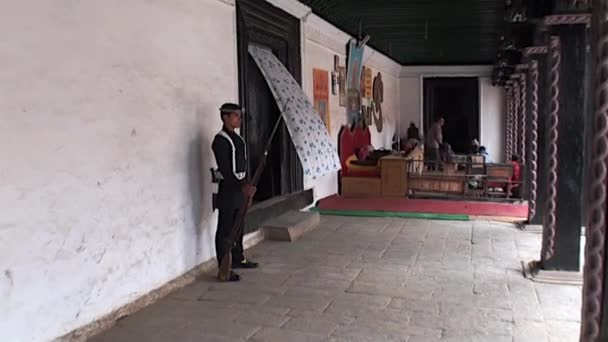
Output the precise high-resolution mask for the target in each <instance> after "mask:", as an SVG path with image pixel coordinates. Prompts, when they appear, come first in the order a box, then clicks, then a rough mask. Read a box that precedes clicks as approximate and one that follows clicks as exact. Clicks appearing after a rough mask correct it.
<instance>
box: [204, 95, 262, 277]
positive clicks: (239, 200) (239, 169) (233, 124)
mask: <svg viewBox="0 0 608 342" xmlns="http://www.w3.org/2000/svg"><path fill="white" fill-rule="evenodd" d="M241 113H242V110H241V107H240V106H239V105H237V104H234V103H225V104H223V105H222V107H221V108H220V116H221V119H222V122H223V127H222V130H221V131H220V132H219V133H218V134H217V135H216V136H215V138H214V139H213V143H212V149H213V153H214V155H215V160H216V162H217V166H218V170H219V174H220V175H221V176H220V181H219V189H218V195H217V201H216V205H217V208H218V209H219V218H218V223H217V232H216V235H215V250H216V254H217V262H218V265H221V263H222V257H223V256H224V253H225V248H226V245H227V244H228V243H227V240H228V239H229V238H230V234H231V231H232V229H233V226H234V223H235V221H236V219H237V214H238V212H239V209H241V208H242V207H243V206H245V205H247V206H250V205H251V200H250V199H251V198H253V195H254V194H255V191H256V188H255V187H254V186H252V185H251V184H250V183H249V182H248V181H247V151H246V147H245V141H244V140H243V138H241V136H239V135H238V134H237V133H236V132H235V131H234V130H235V129H237V128H240V127H241ZM256 267H258V264H257V263H256V262H252V261H249V260H247V259H246V258H245V255H244V254H243V229H241V230H240V234H239V235H238V236H237V237H236V240H235V242H234V245H233V246H232V268H233V269H236V268H256ZM229 280H230V281H239V280H240V276H239V275H238V274H237V273H235V272H232V273H231V274H230V278H229Z"/></svg>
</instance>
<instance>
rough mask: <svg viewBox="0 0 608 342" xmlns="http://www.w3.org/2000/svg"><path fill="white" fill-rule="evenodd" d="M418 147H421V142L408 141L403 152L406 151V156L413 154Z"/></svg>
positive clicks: (416, 140) (415, 140)
mask: <svg viewBox="0 0 608 342" xmlns="http://www.w3.org/2000/svg"><path fill="white" fill-rule="evenodd" d="M418 146H420V140H418V139H408V140H407V141H406V142H405V146H404V148H403V151H405V154H406V155H407V154H409V153H410V152H412V151H413V150H414V149H415V148H416V147H418Z"/></svg>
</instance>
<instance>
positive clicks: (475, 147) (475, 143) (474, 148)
mask: <svg viewBox="0 0 608 342" xmlns="http://www.w3.org/2000/svg"><path fill="white" fill-rule="evenodd" d="M478 153H479V141H477V139H473V141H472V142H471V146H470V147H469V154H478Z"/></svg>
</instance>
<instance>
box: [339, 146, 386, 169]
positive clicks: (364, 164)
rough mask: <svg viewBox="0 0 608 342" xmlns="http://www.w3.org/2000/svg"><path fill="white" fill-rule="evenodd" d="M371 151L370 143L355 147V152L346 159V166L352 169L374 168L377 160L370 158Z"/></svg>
mask: <svg viewBox="0 0 608 342" xmlns="http://www.w3.org/2000/svg"><path fill="white" fill-rule="evenodd" d="M372 151H373V147H372V146H371V145H367V146H363V147H361V148H355V151H354V152H355V153H354V154H352V155H351V156H349V157H348V158H347V159H346V165H347V167H348V168H349V169H350V170H353V171H369V170H375V169H376V167H377V166H378V160H377V159H374V158H372V156H371V152H372Z"/></svg>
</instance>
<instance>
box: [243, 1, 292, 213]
mask: <svg viewBox="0 0 608 342" xmlns="http://www.w3.org/2000/svg"><path fill="white" fill-rule="evenodd" d="M236 5H237V35H238V54H239V91H240V96H239V97H240V102H241V105H242V106H244V107H245V115H244V116H243V127H242V132H243V138H244V139H245V142H246V143H247V153H248V159H249V165H248V172H249V174H250V175H253V173H254V172H255V169H256V167H257V165H258V163H259V161H260V159H261V157H262V154H263V151H264V145H265V144H266V141H267V139H268V137H269V136H270V133H271V132H272V128H273V127H274V124H275V123H276V120H277V119H278V117H279V109H278V106H277V104H276V101H275V99H274V97H273V95H272V93H271V91H270V88H269V87H268V84H267V83H266V80H265V79H264V76H263V75H262V73H261V71H260V70H259V69H258V67H257V64H256V63H255V61H254V60H253V58H252V57H251V55H249V52H248V46H249V44H250V43H254V44H257V45H261V46H264V47H266V48H268V49H270V50H271V51H272V52H273V53H274V55H275V56H277V58H278V59H279V60H280V61H281V62H282V63H283V65H285V67H286V68H287V70H289V72H290V73H291V74H292V75H293V76H294V78H295V79H296V81H297V82H298V83H301V71H300V67H301V62H300V21H299V20H298V19H297V18H295V17H293V16H291V15H289V14H288V13H286V12H284V11H282V10H281V9H278V8H276V7H274V6H272V5H271V4H269V3H267V2H265V1H257V0H238V1H237V3H236ZM302 189H303V171H302V166H301V164H300V161H299V159H298V156H297V154H296V150H295V147H294V146H293V143H292V141H291V138H290V136H289V132H288V131H287V128H286V127H285V125H284V124H282V123H281V126H280V128H279V130H278V131H277V134H276V136H275V137H274V140H273V144H272V150H271V151H270V153H269V155H268V159H267V163H266V167H265V169H264V172H263V174H262V177H261V178H260V181H259V183H258V191H257V193H256V195H255V197H254V203H259V202H264V201H267V200H269V199H272V198H275V197H277V196H282V195H287V194H292V193H294V192H297V191H301V190H302Z"/></svg>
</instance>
